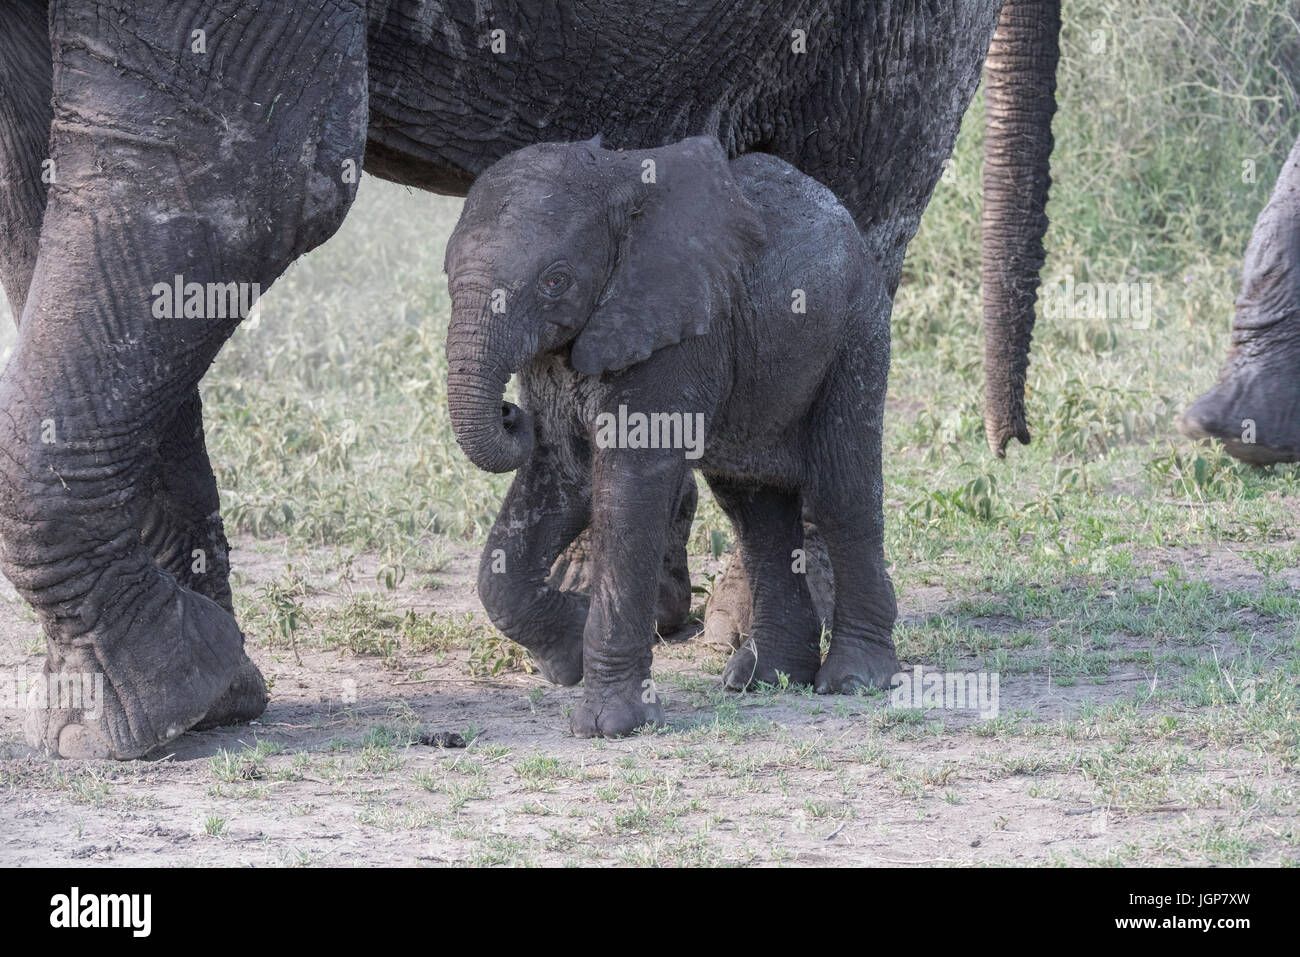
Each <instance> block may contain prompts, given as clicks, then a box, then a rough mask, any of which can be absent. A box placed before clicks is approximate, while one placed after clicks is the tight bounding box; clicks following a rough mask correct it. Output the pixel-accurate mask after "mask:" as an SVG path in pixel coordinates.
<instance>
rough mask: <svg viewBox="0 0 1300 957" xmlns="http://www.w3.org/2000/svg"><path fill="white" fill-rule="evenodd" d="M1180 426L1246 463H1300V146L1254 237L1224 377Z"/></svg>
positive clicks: (1186, 414)
mask: <svg viewBox="0 0 1300 957" xmlns="http://www.w3.org/2000/svg"><path fill="white" fill-rule="evenodd" d="M1178 427H1179V428H1180V429H1181V430H1182V431H1183V433H1184V434H1186V435H1188V436H1189V437H1191V438H1194V439H1202V438H1215V439H1218V440H1219V441H1221V442H1222V443H1223V445H1224V447H1225V448H1226V449H1227V450H1228V453H1229V454H1230V455H1234V456H1236V457H1237V458H1239V459H1241V460H1242V461H1243V462H1253V463H1255V464H1257V465H1268V464H1270V463H1273V462H1300V140H1297V141H1296V143H1295V145H1294V146H1293V147H1292V148H1291V155H1290V156H1289V157H1288V158H1287V161H1286V164H1285V165H1284V166H1283V167H1282V172H1281V173H1280V174H1279V175H1278V178H1277V185H1276V186H1274V187H1273V195H1272V197H1271V198H1270V199H1269V201H1268V205H1267V206H1265V207H1264V211H1263V212H1262V213H1260V214H1259V219H1258V220H1256V222H1255V229H1254V231H1253V232H1252V233H1251V235H1250V245H1249V247H1247V249H1246V261H1245V264H1244V266H1243V268H1242V279H1241V294H1240V295H1239V296H1238V297H1237V303H1236V314H1235V315H1234V317H1233V323H1232V349H1231V351H1230V352H1229V353H1228V358H1227V361H1226V362H1225V363H1224V366H1223V371H1222V372H1220V373H1219V380H1218V382H1216V383H1215V384H1214V386H1213V387H1212V388H1211V389H1210V390H1209V391H1208V392H1206V393H1205V394H1204V395H1202V396H1201V397H1200V398H1198V399H1197V400H1196V401H1195V402H1193V403H1192V405H1191V407H1190V408H1188V410H1187V411H1186V412H1184V413H1183V415H1182V418H1181V419H1180V420H1179V423H1178Z"/></svg>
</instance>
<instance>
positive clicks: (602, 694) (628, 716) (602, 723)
mask: <svg viewBox="0 0 1300 957" xmlns="http://www.w3.org/2000/svg"><path fill="white" fill-rule="evenodd" d="M663 724H664V707H663V705H662V704H661V703H660V702H659V697H658V695H657V694H656V693H655V690H654V685H653V684H651V683H649V682H646V683H645V684H644V685H643V684H638V683H632V684H628V683H619V684H617V685H612V686H608V687H604V688H594V687H588V688H587V690H586V692H585V693H584V694H583V696H582V703H581V704H580V705H578V707H577V709H576V710H575V711H574V712H573V718H572V719H571V720H570V722H569V727H570V729H571V730H572V731H573V735H574V737H577V738H618V737H621V736H623V735H625V734H631V733H632V732H633V731H635V730H636V729H637V728H643V727H645V726H646V725H652V726H654V727H661V726H662V725H663Z"/></svg>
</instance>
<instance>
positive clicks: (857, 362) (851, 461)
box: [805, 325, 899, 694]
mask: <svg viewBox="0 0 1300 957" xmlns="http://www.w3.org/2000/svg"><path fill="white" fill-rule="evenodd" d="M873 331H875V333H876V334H875V335H872V336H865V335H864V336H863V337H862V339H861V340H859V341H857V342H856V343H854V345H853V353H854V354H850V355H847V356H846V357H845V359H844V361H843V363H842V372H841V373H840V374H837V375H836V377H835V378H836V380H837V381H839V382H841V383H844V384H845V385H844V387H843V388H840V389H834V390H831V391H830V392H829V395H828V399H827V402H826V403H825V407H824V408H823V409H822V410H820V415H819V416H818V420H817V421H818V422H819V423H821V428H823V429H824V430H825V434H824V435H823V436H821V437H820V440H819V441H817V442H815V443H814V447H816V448H821V449H825V450H828V454H827V456H826V458H825V460H824V461H821V462H818V463H817V466H816V467H815V468H814V469H813V470H812V474H811V476H810V483H809V485H808V487H807V488H806V489H805V494H807V495H808V497H809V501H810V504H811V506H812V511H813V513H814V514H815V515H816V518H817V526H818V529H819V530H820V532H821V534H822V537H823V538H824V539H825V541H826V547H827V551H828V552H829V553H830V559H831V569H832V571H833V573H834V576H835V623H834V626H833V629H832V634H831V646H830V651H829V652H828V653H827V655H826V660H825V662H823V663H822V666H821V669H820V670H819V671H818V672H817V685H816V687H817V692H818V693H819V694H853V693H854V692H857V691H861V690H866V689H869V688H888V687H890V685H891V684H892V679H893V677H894V675H896V674H897V673H898V670H899V667H898V657H897V655H896V654H895V651H894V638H893V631H894V619H895V618H896V617H897V614H898V608H897V604H896V602H895V599H894V585H893V582H891V581H890V580H889V574H888V572H887V571H886V570H885V548H884V527H885V522H884V508H883V499H884V494H883V493H884V482H883V478H882V475H881V425H882V420H883V411H884V393H885V370H887V369H888V361H889V359H888V356H889V338H888V335H889V331H888V327H887V326H883V325H878V326H876V327H875V329H874V330H873ZM882 366H883V367H882ZM863 380H865V381H866V383H867V388H866V389H862V388H861V386H860V383H861V382H862V381H863Z"/></svg>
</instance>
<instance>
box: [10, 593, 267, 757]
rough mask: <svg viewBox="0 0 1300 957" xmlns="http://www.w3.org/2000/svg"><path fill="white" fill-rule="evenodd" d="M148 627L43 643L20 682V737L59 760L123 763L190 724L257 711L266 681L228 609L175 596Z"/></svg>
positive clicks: (236, 717) (224, 721)
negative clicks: (28, 680)
mask: <svg viewBox="0 0 1300 957" xmlns="http://www.w3.org/2000/svg"><path fill="white" fill-rule="evenodd" d="M152 624H153V625H154V627H153V628H150V629H149V630H148V631H141V632H140V633H139V634H131V635H130V636H120V635H114V636H113V637H114V638H117V639H118V640H109V637H108V636H107V635H99V636H96V637H95V639H94V640H93V642H84V641H83V642H78V643H76V644H72V645H71V646H68V645H63V644H60V645H53V644H52V646H51V653H50V657H48V658H47V659H46V661H45V664H44V666H43V668H42V672H41V675H40V676H39V677H38V678H37V679H36V680H35V681H34V682H33V683H32V684H31V686H30V688H29V689H28V695H27V714H26V718H25V720H24V732H25V735H26V738H27V741H28V743H29V744H30V745H32V746H33V747H37V748H44V749H45V750H47V751H50V752H52V753H54V754H57V755H59V756H61V757H65V758H112V759H116V760H123V761H125V760H131V759H133V758H139V757H143V756H144V755H146V754H148V753H149V752H150V751H152V750H153V749H154V748H157V747H159V746H160V745H164V744H166V743H167V742H169V741H171V740H173V739H175V738H177V737H179V736H180V735H182V734H184V733H185V732H186V731H189V730H190V729H191V728H194V727H196V726H198V725H200V724H203V725H204V726H205V727H211V726H213V725H216V724H227V723H230V722H232V721H242V720H248V719H249V718H252V717H256V716H257V715H258V714H261V713H262V711H263V709H264V708H265V706H266V700H267V698H266V687H265V684H264V683H263V682H262V679H261V675H260V674H258V672H257V669H256V667H254V666H253V664H252V663H251V662H250V661H249V660H248V657H247V656H246V655H245V654H244V651H243V647H242V645H243V636H242V635H241V634H240V632H239V628H238V626H237V625H236V624H235V621H234V619H233V618H231V617H230V615H228V614H227V613H226V612H225V611H223V610H222V609H220V608H219V607H218V606H217V605H216V604H214V603H213V602H211V601H208V600H207V599H206V598H200V597H199V596H196V595H193V594H192V593H182V597H181V600H180V601H177V602H175V603H174V604H171V605H170V606H168V607H165V608H164V609H162V613H161V614H160V615H158V617H157V618H155V619H154V621H153V622H152ZM126 637H129V638H130V639H132V640H129V641H128V640H123V639H124V638H126ZM205 722H206V723H205Z"/></svg>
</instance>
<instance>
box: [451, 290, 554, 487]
mask: <svg viewBox="0 0 1300 957" xmlns="http://www.w3.org/2000/svg"><path fill="white" fill-rule="evenodd" d="M501 320H502V317H499V316H493V315H492V314H491V312H490V310H489V308H488V293H486V292H475V293H467V292H461V293H458V294H456V295H455V296H453V300H452V319H451V328H450V329H449V331H448V333H447V405H448V407H449V409H450V411H451V426H452V429H453V431H454V432H455V433H456V442H457V443H458V444H459V445H460V447H461V449H463V450H464V452H465V454H466V455H467V456H469V460H470V461H471V462H473V463H474V464H475V465H476V466H478V467H479V468H481V469H483V470H484V471H486V472H513V471H514V470H515V469H517V468H519V466H521V465H523V464H524V462H525V461H526V460H527V459H528V456H529V454H531V452H532V450H533V422H532V417H531V416H530V415H529V414H528V413H527V412H525V411H524V410H523V409H521V408H519V407H518V406H517V405H514V404H513V403H510V402H506V401H504V396H505V391H506V383H507V382H508V381H509V380H510V376H511V374H512V373H514V372H515V371H517V370H518V369H519V368H520V367H522V366H523V364H524V362H526V361H527V359H528V358H529V356H528V354H527V352H526V350H525V349H524V346H523V343H522V342H521V341H520V340H521V339H522V338H523V336H521V335H520V334H519V332H518V330H517V329H510V328H507V327H506V324H505V323H504V322H502V321H501Z"/></svg>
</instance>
